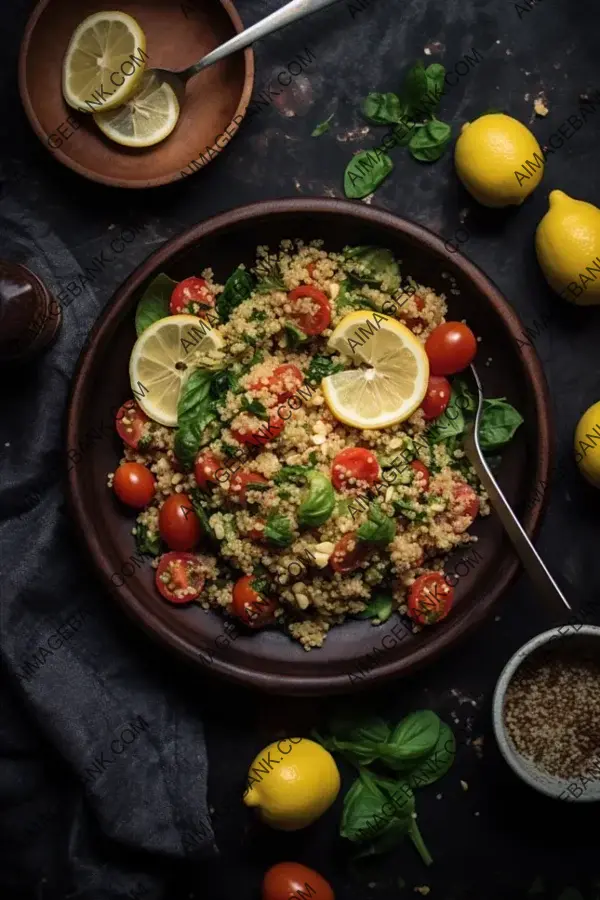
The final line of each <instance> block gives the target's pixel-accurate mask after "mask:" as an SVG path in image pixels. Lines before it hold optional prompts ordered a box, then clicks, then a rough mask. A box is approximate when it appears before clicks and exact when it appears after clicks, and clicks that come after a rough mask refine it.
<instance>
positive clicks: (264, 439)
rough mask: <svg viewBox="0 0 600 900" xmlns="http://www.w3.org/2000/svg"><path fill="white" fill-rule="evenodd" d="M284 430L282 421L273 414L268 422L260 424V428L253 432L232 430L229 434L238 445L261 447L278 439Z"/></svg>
mask: <svg viewBox="0 0 600 900" xmlns="http://www.w3.org/2000/svg"><path fill="white" fill-rule="evenodd" d="M284 428H285V422H284V420H283V419H282V418H281V416H279V415H278V414H277V413H273V415H271V416H270V417H269V421H268V422H261V424H260V426H259V427H258V428H256V429H254V430H253V431H240V430H239V428H232V429H231V433H232V435H233V436H234V438H235V439H236V441H239V442H240V444H252V446H253V447H261V446H263V445H264V444H268V443H269V441H274V440H275V438H278V437H279V435H280V434H281V432H282V431H283V429H284Z"/></svg>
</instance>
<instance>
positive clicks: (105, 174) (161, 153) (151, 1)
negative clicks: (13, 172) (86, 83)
mask: <svg viewBox="0 0 600 900" xmlns="http://www.w3.org/2000/svg"><path fill="white" fill-rule="evenodd" d="M116 8H118V9H119V10H121V11H122V12H126V13H129V14H130V15H132V16H133V17H134V18H135V19H137V21H138V22H139V24H140V25H141V27H142V29H143V30H144V33H145V35H146V52H147V53H148V56H149V58H148V59H147V60H146V66H147V67H148V68H151V67H154V66H159V67H160V66H162V67H166V68H172V69H178V68H184V67H185V66H188V65H191V64H192V63H193V62H196V61H197V60H199V59H201V57H203V56H205V55H206V54H207V53H208V52H209V51H210V50H213V49H214V48H215V47H218V46H219V44H222V43H224V42H225V41H227V40H229V38H231V37H233V36H234V35H235V34H236V33H237V32H239V31H242V30H243V27H244V26H243V24H242V20H241V19H240V17H239V15H238V13H237V11H236V9H235V7H234V5H233V3H231V0H220V2H219V0H184V2H182V3H179V2H177V0H139V2H136V0H119V2H118V3H111V2H105V3H102V2H99V0H41V2H39V3H38V4H37V6H36V7H35V9H34V11H33V13H32V14H31V17H30V19H29V21H28V23H27V27H26V29H25V35H24V37H23V41H22V43H21V50H20V54H19V90H20V93H21V99H22V101H23V106H24V107H25V112H26V113H27V116H28V118H29V121H30V122H31V125H32V126H33V129H34V131H35V133H36V134H37V136H38V137H39V139H40V140H41V141H42V143H43V144H44V146H46V147H48V148H49V150H50V151H51V153H53V154H54V156H55V157H56V158H57V159H58V160H59V161H60V162H61V163H63V164H64V165H66V166H69V168H71V169H73V170H74V171H75V172H78V173H79V174H80V175H83V176H85V177H86V178H91V179H92V180H93V181H100V182H102V184H110V185H114V186H115V187H128V188H146V187H155V186H156V185H159V184H167V183H168V182H170V181H177V180H178V179H180V178H182V177H185V175H184V174H183V173H186V174H191V173H192V172H193V171H195V170H196V169H198V168H200V167H201V165H204V164H205V162H206V161H207V160H209V159H213V158H214V156H215V155H216V154H218V153H219V151H220V150H221V149H223V147H225V146H226V144H227V142H228V141H229V140H230V139H231V137H233V136H234V135H235V133H236V131H237V130H238V128H239V126H240V123H241V122H242V120H243V117H244V114H245V112H246V107H247V106H248V102H249V100H250V95H251V94H252V85H253V83H254V55H253V53H252V50H250V49H247V50H245V51H244V52H243V53H234V54H233V56H230V57H229V58H228V59H224V60H222V61H221V62H220V63H216V64H215V65H214V66H210V67H209V68H208V69H205V71H203V72H201V73H200V74H199V75H197V76H196V77H195V78H194V79H192V81H190V82H189V83H188V86H187V91H186V96H185V103H184V105H183V107H182V111H181V115H180V118H179V122H178V123H177V125H176V126H175V130H174V131H173V133H172V134H170V135H169V137H168V138H167V139H166V140H165V141H163V142H162V143H160V144H156V145H155V146H154V147H148V148H147V149H146V150H135V149H131V148H129V147H121V146H120V145H119V144H115V143H114V142H113V141H109V140H108V138H106V137H104V135H103V134H102V132H101V131H100V129H99V128H97V126H96V125H95V124H94V121H93V119H92V117H91V115H87V114H85V113H79V112H76V111H75V110H74V109H72V108H71V107H70V106H68V105H67V104H66V103H65V101H64V99H63V95H62V88H61V79H62V64H63V57H64V55H65V51H66V49H67V46H68V43H69V40H70V38H71V35H72V33H73V31H74V30H75V28H76V27H77V25H79V24H80V22H82V21H83V19H85V17H86V16H89V15H91V13H95V12H99V11H101V10H103V9H106V10H110V9H116ZM67 120H69V121H67ZM207 148H213V151H214V152H212V153H209V152H208V149H207ZM200 154H202V158H200ZM192 160H196V161H197V163H196V165H195V166H194V167H193V168H190V164H191V162H192Z"/></svg>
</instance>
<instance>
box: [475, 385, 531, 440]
mask: <svg viewBox="0 0 600 900" xmlns="http://www.w3.org/2000/svg"><path fill="white" fill-rule="evenodd" d="M522 423H523V416H522V415H521V414H520V413H519V412H517V410H516V409H515V408H514V406H511V404H510V403H507V402H506V400H504V399H502V398H501V399H498V400H484V401H483V407H482V410H481V419H480V422H479V444H480V446H481V449H482V450H484V451H485V452H486V453H489V452H490V451H493V450H498V449H499V448H500V447H503V446H504V445H505V444H507V443H508V442H509V441H510V440H512V438H513V437H514V435H515V432H516V430H517V428H518V427H519V425H521V424H522Z"/></svg>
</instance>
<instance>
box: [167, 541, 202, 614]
mask: <svg viewBox="0 0 600 900" xmlns="http://www.w3.org/2000/svg"><path fill="white" fill-rule="evenodd" d="M155 581H156V587H157V588H158V590H159V591H160V593H161V594H162V595H163V597H164V598H165V600H169V601H170V602H171V603H191V601H192V600H196V599H197V598H198V597H199V596H200V593H201V591H202V588H203V587H204V570H203V569H202V566H201V564H200V562H199V560H198V558H197V557H196V556H194V554H193V553H163V555H162V556H161V557H160V560H159V562H158V568H157V570H156V579H155Z"/></svg>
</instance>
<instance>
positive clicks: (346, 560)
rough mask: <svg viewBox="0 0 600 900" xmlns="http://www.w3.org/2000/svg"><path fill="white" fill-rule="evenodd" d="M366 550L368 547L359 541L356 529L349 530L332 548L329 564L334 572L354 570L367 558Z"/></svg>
mask: <svg viewBox="0 0 600 900" xmlns="http://www.w3.org/2000/svg"><path fill="white" fill-rule="evenodd" d="M368 552H369V551H368V547H367V546H366V545H365V544H362V543H361V542H360V541H359V539H358V536H357V533H356V531H350V532H348V534H345V535H344V537H343V538H340V540H339V541H338V542H337V544H336V545H335V547H334V548H333V553H332V554H331V556H330V557H329V565H330V566H331V568H332V569H333V571H334V572H344V573H346V572H354V570H355V569H358V568H359V566H360V564H361V563H362V562H363V561H364V560H365V559H366V558H367V554H368Z"/></svg>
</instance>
